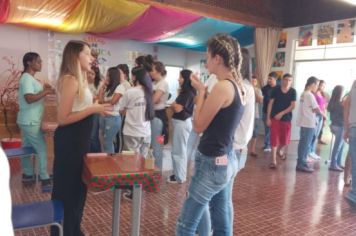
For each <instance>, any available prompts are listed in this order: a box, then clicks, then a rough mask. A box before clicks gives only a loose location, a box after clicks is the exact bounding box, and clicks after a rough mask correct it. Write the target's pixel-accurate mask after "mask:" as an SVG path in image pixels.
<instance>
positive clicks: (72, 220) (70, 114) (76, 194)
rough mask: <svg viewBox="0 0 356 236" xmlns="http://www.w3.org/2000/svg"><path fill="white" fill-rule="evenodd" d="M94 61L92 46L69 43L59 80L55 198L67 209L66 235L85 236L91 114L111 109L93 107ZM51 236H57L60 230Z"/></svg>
mask: <svg viewBox="0 0 356 236" xmlns="http://www.w3.org/2000/svg"><path fill="white" fill-rule="evenodd" d="M92 61H93V57H92V55H91V51H90V46H89V44H87V43H86V42H83V41H69V42H68V43H67V45H66V46H65V48H64V51H63V57H62V64H61V68H60V74H59V79H58V88H57V89H58V99H59V100H58V114H57V119H58V124H59V126H58V128H57V129H56V131H55V133H54V164H53V192H52V199H54V200H60V201H62V202H63V206H64V235H66V236H80V235H84V234H83V233H82V231H81V230H80V223H81V220H82V215H83V210H84V204H85V198H86V193H87V189H86V185H85V184H84V183H83V182H82V169H83V162H84V160H83V158H84V156H85V155H86V153H88V151H89V145H90V141H89V139H90V133H91V127H92V115H93V114H95V113H100V114H103V115H106V114H107V112H108V110H109V107H107V106H104V105H99V104H97V103H95V104H93V97H92V95H91V92H90V90H89V88H88V83H87V78H86V72H88V71H90V69H91V68H90V64H91V63H92ZM51 235H52V236H53V235H58V229H57V227H52V228H51Z"/></svg>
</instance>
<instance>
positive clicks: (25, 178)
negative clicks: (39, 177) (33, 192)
mask: <svg viewBox="0 0 356 236" xmlns="http://www.w3.org/2000/svg"><path fill="white" fill-rule="evenodd" d="M34 181H35V178H34V176H33V175H25V174H22V183H31V182H34Z"/></svg>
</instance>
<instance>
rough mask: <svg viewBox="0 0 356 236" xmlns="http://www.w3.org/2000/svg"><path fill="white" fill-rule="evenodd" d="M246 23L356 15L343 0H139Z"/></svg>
mask: <svg viewBox="0 0 356 236" xmlns="http://www.w3.org/2000/svg"><path fill="white" fill-rule="evenodd" d="M136 1H137V2H146V3H150V4H164V5H168V6H174V7H178V8H180V9H185V10H188V11H191V12H194V13H198V14H201V15H204V16H210V17H213V18H216V19H222V20H228V21H232V22H236V23H241V24H245V25H251V26H257V27H266V26H276V27H283V28H286V27H294V26H301V25H307V24H315V23H321V22H327V21H334V20H340V19H347V18H353V17H356V6H355V5H352V4H349V3H347V2H345V1H344V0H136Z"/></svg>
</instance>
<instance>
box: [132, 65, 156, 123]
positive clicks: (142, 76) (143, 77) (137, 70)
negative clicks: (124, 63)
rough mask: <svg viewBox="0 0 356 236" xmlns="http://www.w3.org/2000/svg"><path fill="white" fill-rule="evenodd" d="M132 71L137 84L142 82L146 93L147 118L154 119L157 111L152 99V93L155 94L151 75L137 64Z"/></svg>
mask: <svg viewBox="0 0 356 236" xmlns="http://www.w3.org/2000/svg"><path fill="white" fill-rule="evenodd" d="M131 73H132V76H135V85H137V84H140V85H141V86H142V88H143V92H144V94H145V101H146V111H145V118H146V120H147V121H149V120H153V118H154V116H155V112H154V109H153V101H152V95H153V90H152V80H151V78H150V77H149V75H148V72H147V70H146V69H145V68H143V67H141V66H136V67H134V68H132V70H131Z"/></svg>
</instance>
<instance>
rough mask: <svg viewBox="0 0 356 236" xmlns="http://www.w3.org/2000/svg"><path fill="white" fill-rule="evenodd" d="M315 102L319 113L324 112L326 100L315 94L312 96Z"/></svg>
mask: <svg viewBox="0 0 356 236" xmlns="http://www.w3.org/2000/svg"><path fill="white" fill-rule="evenodd" d="M314 97H315V99H316V102H317V103H318V105H319V109H320V111H322V112H324V111H325V108H326V99H325V98H324V97H323V96H322V95H320V96H319V95H318V94H317V93H315V94H314Z"/></svg>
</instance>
